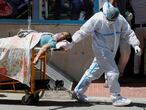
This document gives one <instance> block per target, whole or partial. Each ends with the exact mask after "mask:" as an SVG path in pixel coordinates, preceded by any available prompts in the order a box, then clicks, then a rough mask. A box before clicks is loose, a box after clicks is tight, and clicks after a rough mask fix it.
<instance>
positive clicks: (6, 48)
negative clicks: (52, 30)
mask: <svg viewBox="0 0 146 110" xmlns="http://www.w3.org/2000/svg"><path fill="white" fill-rule="evenodd" d="M41 35H42V33H37V32H32V33H30V34H28V35H27V36H26V37H24V38H20V37H18V36H17V35H16V36H13V37H7V38H1V39H0V74H1V75H4V76H7V77H10V78H12V79H15V80H18V81H19V82H21V83H23V84H26V85H28V86H30V85H29V82H30V63H31V60H30V59H31V49H32V48H33V47H35V45H36V44H37V43H38V42H39V40H40V37H41Z"/></svg>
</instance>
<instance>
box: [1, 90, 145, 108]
mask: <svg viewBox="0 0 146 110" xmlns="http://www.w3.org/2000/svg"><path fill="white" fill-rule="evenodd" d="M23 95H24V93H22V92H21V93H20V92H18V93H17V92H16V93H9V92H1V93H0V109H4V110H16V109H19V110H26V109H29V110H146V98H130V99H131V100H132V101H133V102H132V104H131V105H129V106H126V107H114V106H113V105H112V103H111V101H110V99H109V97H89V100H90V102H89V103H79V102H77V101H76V100H74V99H72V98H71V96H70V93H69V92H68V91H50V90H49V91H45V93H44V95H43V97H42V98H41V99H40V101H39V103H38V104H37V105H31V106H30V105H23V104H22V102H21V98H22V96H23Z"/></svg>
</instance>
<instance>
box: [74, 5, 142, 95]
mask: <svg viewBox="0 0 146 110" xmlns="http://www.w3.org/2000/svg"><path fill="white" fill-rule="evenodd" d="M106 14H107V9H106V7H104V6H103V12H98V13H96V14H94V15H93V16H92V17H91V18H90V19H89V20H88V21H87V22H86V23H85V24H83V25H82V26H81V28H80V30H78V31H76V32H75V33H74V35H73V36H72V39H73V43H78V42H79V41H80V40H82V39H84V38H85V37H88V36H91V37H92V48H93V51H94V54H95V57H96V58H95V59H94V61H93V63H92V65H91V66H90V67H89V69H87V70H86V72H85V74H84V75H83V77H82V78H81V80H80V81H79V83H78V85H77V86H76V87H75V89H74V91H75V92H78V93H80V94H83V93H84V92H85V91H86V89H87V87H88V86H89V84H90V83H91V81H92V80H94V79H95V78H96V79H98V78H99V77H100V76H101V75H102V74H103V72H105V74H106V75H107V77H108V86H109V89H110V93H111V94H113V95H116V94H120V85H119V82H118V77H119V70H118V67H117V65H116V62H115V60H114V57H115V54H116V52H117V49H118V46H119V41H120V38H121V37H122V38H123V39H125V41H127V42H128V44H130V45H132V47H135V46H139V44H140V43H139V40H138V39H137V37H136V35H135V33H134V31H133V30H131V28H130V26H129V24H128V22H127V21H126V20H125V18H124V17H123V16H121V15H119V16H118V17H117V19H116V20H115V21H114V22H111V21H108V20H107V18H106ZM94 62H95V63H94Z"/></svg>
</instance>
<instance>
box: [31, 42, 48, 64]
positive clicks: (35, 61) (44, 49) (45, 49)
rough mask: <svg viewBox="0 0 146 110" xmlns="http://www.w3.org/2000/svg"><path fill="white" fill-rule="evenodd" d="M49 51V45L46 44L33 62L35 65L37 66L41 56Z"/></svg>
mask: <svg viewBox="0 0 146 110" xmlns="http://www.w3.org/2000/svg"><path fill="white" fill-rule="evenodd" d="M47 49H50V46H49V44H45V45H44V46H42V47H41V48H40V50H39V52H38V54H37V55H36V57H35V58H34V60H33V63H34V64H36V63H37V61H38V59H39V58H40V56H41V55H42V54H43V53H44V52H46V51H47Z"/></svg>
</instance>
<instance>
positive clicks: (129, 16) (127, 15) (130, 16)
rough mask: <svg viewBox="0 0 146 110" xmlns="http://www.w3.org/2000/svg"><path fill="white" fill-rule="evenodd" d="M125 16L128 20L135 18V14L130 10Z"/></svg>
mask: <svg viewBox="0 0 146 110" xmlns="http://www.w3.org/2000/svg"><path fill="white" fill-rule="evenodd" d="M125 18H126V20H127V21H128V22H130V21H131V20H132V18H133V14H132V13H131V12H129V11H126V13H125Z"/></svg>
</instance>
